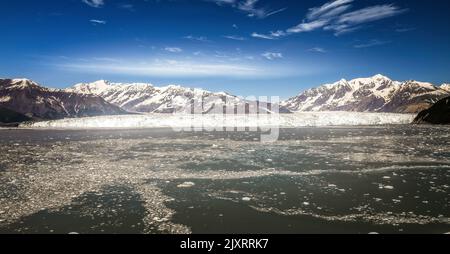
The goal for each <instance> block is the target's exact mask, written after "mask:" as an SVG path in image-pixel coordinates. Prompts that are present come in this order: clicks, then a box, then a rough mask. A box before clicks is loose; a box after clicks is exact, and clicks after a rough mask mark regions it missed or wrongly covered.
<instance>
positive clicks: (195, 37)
mask: <svg viewBox="0 0 450 254" xmlns="http://www.w3.org/2000/svg"><path fill="white" fill-rule="evenodd" d="M183 38H184V39H187V40H191V41H201V42H209V40H208V38H206V37H204V36H193V35H188V36H184V37H183Z"/></svg>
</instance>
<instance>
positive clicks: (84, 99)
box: [0, 79, 127, 120]
mask: <svg viewBox="0 0 450 254" xmlns="http://www.w3.org/2000/svg"><path fill="white" fill-rule="evenodd" d="M0 107H2V108H4V109H8V110H10V111H14V112H17V113H19V114H22V115H25V116H27V117H29V118H31V119H34V120H40V119H59V118H66V117H84V116H98V115H115V114H126V113H127V112H126V111H125V110H123V109H121V108H119V107H117V106H115V105H113V104H111V103H108V102H106V101H105V100H104V99H102V98H101V97H99V96H95V95H92V94H78V93H71V92H66V91H63V90H57V89H49V88H45V87H42V86H40V85H38V84H37V83H35V82H33V81H31V80H28V79H0Z"/></svg>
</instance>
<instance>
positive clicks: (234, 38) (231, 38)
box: [223, 35, 247, 41]
mask: <svg viewBox="0 0 450 254" xmlns="http://www.w3.org/2000/svg"><path fill="white" fill-rule="evenodd" d="M223 38H226V39H230V40H235V41H245V40H247V39H246V38H244V37H241V36H237V35H225V36H223Z"/></svg>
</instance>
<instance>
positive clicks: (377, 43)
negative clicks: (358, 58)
mask: <svg viewBox="0 0 450 254" xmlns="http://www.w3.org/2000/svg"><path fill="white" fill-rule="evenodd" d="M388 43H390V42H389V41H380V40H371V41H369V42H367V43H361V44H356V45H354V46H353V47H354V48H357V49H362V48H371V47H375V46H381V45H385V44H388Z"/></svg>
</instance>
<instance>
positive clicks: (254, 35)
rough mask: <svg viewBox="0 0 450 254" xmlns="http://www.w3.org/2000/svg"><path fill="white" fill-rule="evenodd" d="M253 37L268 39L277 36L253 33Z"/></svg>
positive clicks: (273, 38)
mask: <svg viewBox="0 0 450 254" xmlns="http://www.w3.org/2000/svg"><path fill="white" fill-rule="evenodd" d="M252 37H254V38H259V39H266V40H275V39H276V38H275V37H273V36H271V35H266V34H259V33H252Z"/></svg>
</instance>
